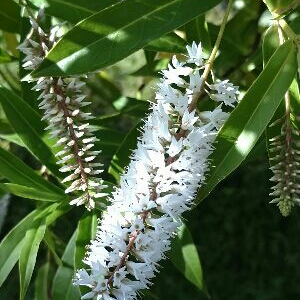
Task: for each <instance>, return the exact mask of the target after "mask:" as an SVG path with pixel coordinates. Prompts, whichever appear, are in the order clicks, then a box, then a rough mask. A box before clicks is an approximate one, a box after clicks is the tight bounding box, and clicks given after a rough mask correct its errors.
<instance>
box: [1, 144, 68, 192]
mask: <svg viewBox="0 0 300 300" xmlns="http://www.w3.org/2000/svg"><path fill="white" fill-rule="evenodd" d="M0 175H1V176H3V177H5V178H6V179H8V180H9V181H10V182H12V183H15V184H18V185H23V186H27V187H28V188H34V189H38V190H40V191H42V192H47V193H52V194H55V195H57V194H58V195H63V194H64V191H63V190H61V189H60V188H58V187H57V186H55V185H54V184H52V183H50V182H48V181H46V180H45V179H44V178H43V177H41V176H39V175H38V174H37V173H35V172H34V171H33V170H32V169H31V168H30V167H28V166H27V165H26V164H24V163H23V162H22V161H21V160H20V159H19V158H18V157H16V156H15V155H13V154H12V153H9V152H8V151H6V150H4V149H1V148H0Z"/></svg>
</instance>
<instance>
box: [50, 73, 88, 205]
mask: <svg viewBox="0 0 300 300" xmlns="http://www.w3.org/2000/svg"><path fill="white" fill-rule="evenodd" d="M57 82H58V78H55V77H54V78H53V84H52V85H53V89H54V91H55V93H56V94H58V95H60V96H61V97H62V98H63V100H62V101H61V102H60V103H59V106H60V108H61V109H62V110H63V112H64V119H65V122H66V126H67V128H68V130H69V133H70V138H71V139H72V140H73V141H74V145H73V146H72V148H73V154H74V156H75V160H76V162H77V164H78V166H79V169H80V178H81V181H82V183H83V184H85V185H86V190H85V191H84V194H85V195H86V200H87V202H88V203H89V200H90V193H89V185H88V176H87V174H86V173H85V171H84V166H83V162H82V159H81V157H80V156H79V151H80V149H79V143H78V138H77V137H76V134H75V130H74V126H73V124H72V123H71V124H68V123H67V121H66V120H67V118H72V116H71V115H70V113H69V110H68V107H67V104H66V102H65V94H64V92H63V91H62V90H61V88H60V87H59V86H58V85H57Z"/></svg>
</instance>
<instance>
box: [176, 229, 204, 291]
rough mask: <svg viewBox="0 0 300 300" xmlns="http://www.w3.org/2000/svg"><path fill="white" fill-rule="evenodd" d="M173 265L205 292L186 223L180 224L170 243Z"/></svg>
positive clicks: (197, 258)
mask: <svg viewBox="0 0 300 300" xmlns="http://www.w3.org/2000/svg"><path fill="white" fill-rule="evenodd" d="M170 257H171V261H172V263H173V264H174V266H175V267H176V268H177V269H178V270H179V271H180V272H181V273H182V274H183V275H184V276H185V278H186V279H188V280H189V281H190V282H191V283H193V284H194V285H195V286H196V287H197V288H198V289H199V290H201V291H202V292H204V293H207V291H206V288H205V286H204V282H203V274H202V267H201V262H200V258H199V255H198V251H197V248H196V246H195V244H194V241H193V237H192V235H191V233H190V231H189V229H188V228H187V226H186V225H184V224H183V225H182V226H181V227H180V228H179V230H178V234H177V236H176V237H175V239H174V241H173V243H172V250H171V253H170Z"/></svg>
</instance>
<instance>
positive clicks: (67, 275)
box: [52, 230, 80, 300]
mask: <svg viewBox="0 0 300 300" xmlns="http://www.w3.org/2000/svg"><path fill="white" fill-rule="evenodd" d="M76 236H77V230H76V231H75V232H74V234H73V235H72V237H71V239H70V240H69V242H68V244H67V246H66V249H65V252H64V254H63V256H62V258H61V260H62V262H63V264H62V265H61V266H59V267H58V269H57V271H56V274H55V276H54V279H53V285H52V297H53V299H55V300H71V299H72V300H79V299H80V292H79V288H78V287H77V286H74V285H73V284H72V279H73V276H74V273H75V269H74V264H75V243H76Z"/></svg>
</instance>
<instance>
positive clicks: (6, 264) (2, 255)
mask: <svg viewBox="0 0 300 300" xmlns="http://www.w3.org/2000/svg"><path fill="white" fill-rule="evenodd" d="M68 209H69V207H68V206H66V207H63V206H60V205H59V204H57V203H55V204H51V205H48V206H46V205H45V206H41V207H40V208H38V209H36V210H34V211H33V212H32V213H30V214H29V215H27V216H26V217H25V218H24V219H23V220H21V221H20V222H19V223H18V224H17V225H16V226H15V227H14V228H13V229H12V230H11V231H10V232H9V233H8V234H7V235H6V236H5V237H4V238H3V240H2V242H1V244H0V287H1V285H2V284H3V282H4V281H5V279H6V278H7V276H8V274H9V273H10V271H11V270H12V268H13V267H14V265H15V264H16V262H17V261H18V259H19V257H20V254H21V250H22V246H23V243H24V241H25V240H24V238H25V234H26V231H27V230H29V229H30V228H32V224H33V223H34V221H35V220H38V219H41V218H46V225H49V224H51V223H52V222H53V221H55V220H56V219H57V218H58V217H59V216H61V215H62V214H64V213H65V212H66V211H67V210H68Z"/></svg>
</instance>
